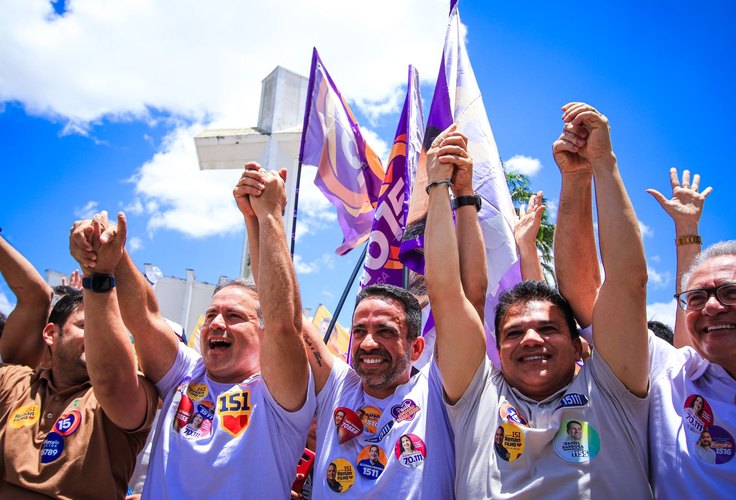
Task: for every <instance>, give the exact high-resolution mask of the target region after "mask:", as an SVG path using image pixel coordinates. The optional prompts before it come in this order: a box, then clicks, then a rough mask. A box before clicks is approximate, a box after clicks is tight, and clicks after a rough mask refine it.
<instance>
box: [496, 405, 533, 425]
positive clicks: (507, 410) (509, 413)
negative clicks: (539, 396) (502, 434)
mask: <svg viewBox="0 0 736 500" xmlns="http://www.w3.org/2000/svg"><path fill="white" fill-rule="evenodd" d="M498 414H499V415H500V417H501V420H503V421H504V422H511V423H514V424H519V425H524V426H526V425H529V422H528V421H527V419H525V418H524V417H522V416H521V414H520V413H519V410H517V409H516V407H514V406H513V405H511V404H509V403H503V404H502V405H501V407H500V408H499V409H498Z"/></svg>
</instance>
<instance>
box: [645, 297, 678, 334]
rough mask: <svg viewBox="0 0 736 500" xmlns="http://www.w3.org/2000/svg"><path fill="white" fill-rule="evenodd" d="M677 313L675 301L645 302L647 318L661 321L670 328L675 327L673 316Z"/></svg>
mask: <svg viewBox="0 0 736 500" xmlns="http://www.w3.org/2000/svg"><path fill="white" fill-rule="evenodd" d="M676 315H677V301H676V300H675V299H672V300H671V301H669V302H656V303H654V304H647V319H649V320H655V321H661V322H662V323H664V324H665V325H668V326H669V327H670V328H672V329H674V328H675V316H676Z"/></svg>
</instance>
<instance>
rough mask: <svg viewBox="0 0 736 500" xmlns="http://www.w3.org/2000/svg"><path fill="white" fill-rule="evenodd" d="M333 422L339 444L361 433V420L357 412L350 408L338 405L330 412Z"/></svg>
mask: <svg viewBox="0 0 736 500" xmlns="http://www.w3.org/2000/svg"><path fill="white" fill-rule="evenodd" d="M332 418H333V419H334V422H335V429H336V430H337V437H338V440H339V441H340V444H345V443H347V442H348V441H350V440H351V439H353V438H355V437H358V436H360V435H361V434H363V421H362V420H361V419H360V417H359V416H358V414H357V413H355V412H354V411H353V410H351V409H350V408H345V407H344V406H340V407H338V408H335V411H334V412H333V413H332Z"/></svg>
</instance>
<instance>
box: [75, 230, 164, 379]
mask: <svg viewBox="0 0 736 500" xmlns="http://www.w3.org/2000/svg"><path fill="white" fill-rule="evenodd" d="M92 231H93V228H92V224H91V221H85V222H81V223H78V224H77V225H76V226H75V228H73V233H72V238H71V242H70V247H71V251H72V256H73V257H74V258H75V259H76V260H77V262H79V263H80V265H82V266H87V267H88V268H89V269H91V270H92V271H96V266H97V262H96V260H97V255H96V252H95V251H94V249H93V248H92V244H91V241H90V239H89V235H90V234H92ZM100 237H101V238H102V239H103V240H106V239H107V237H108V236H107V235H106V234H105V233H103V234H102V235H101V236H100ZM124 243H125V242H124V241H122V242H121V241H120V240H115V239H111V244H117V245H119V246H120V251H121V253H122V256H121V257H120V260H119V262H118V263H117V266H116V267H115V271H114V274H115V279H116V287H115V288H116V291H117V300H118V303H119V307H120V313H121V315H122V319H123V322H124V323H125V326H126V327H127V329H128V330H129V331H130V333H131V334H133V338H134V339H135V350H136V353H137V354H138V363H139V364H140V366H141V369H142V370H143V373H145V374H146V377H148V379H149V380H150V381H151V382H153V383H156V382H158V381H159V380H161V378H162V377H163V376H164V375H165V374H166V372H168V371H169V369H170V368H171V366H172V365H173V364H174V360H175V359H176V353H177V351H178V349H179V346H178V340H177V338H176V336H175V335H174V334H173V332H172V330H171V327H170V326H169V325H168V323H166V320H164V318H163V316H162V315H161V313H160V311H159V307H158V301H157V300H156V295H155V294H154V292H153V288H151V286H150V285H149V284H148V282H147V281H146V279H145V277H144V276H143V274H142V273H141V272H140V271H138V269H137V268H136V267H135V264H134V263H133V260H132V259H131V258H130V255H128V252H126V251H125V250H124V247H123V245H124Z"/></svg>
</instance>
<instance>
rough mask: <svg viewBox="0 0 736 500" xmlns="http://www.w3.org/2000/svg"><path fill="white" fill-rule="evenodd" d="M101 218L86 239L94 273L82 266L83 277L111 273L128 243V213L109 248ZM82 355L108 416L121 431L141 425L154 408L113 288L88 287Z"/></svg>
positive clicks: (120, 216)
mask: <svg viewBox="0 0 736 500" xmlns="http://www.w3.org/2000/svg"><path fill="white" fill-rule="evenodd" d="M99 217H100V216H99V215H98V216H95V221H94V222H93V225H92V227H93V232H92V233H91V234H90V235H88V236H89V242H90V244H91V246H92V248H93V251H94V252H95V253H96V256H97V259H96V266H95V269H94V271H93V270H92V269H91V268H89V267H85V266H84V265H83V263H82V262H80V264H81V265H82V270H83V273H84V277H85V278H90V277H92V276H93V274H108V275H111V274H113V272H114V270H115V266H116V265H117V263H118V261H119V260H120V256H121V255H122V252H123V246H124V244H125V238H126V221H125V215H123V213H122V212H121V213H119V214H118V225H117V228H115V227H114V226H112V227H110V228H109V230H108V232H106V233H105V234H106V238H109V239H108V242H107V243H106V244H101V242H100V236H101V234H102V231H103V229H102V221H101V220H99ZM84 353H85V356H86V359H87V371H88V373H89V378H90V381H91V383H92V387H94V391H95V397H96V398H97V400H98V401H99V402H100V405H101V406H102V408H103V410H104V411H105V414H106V415H107V416H108V417H109V418H110V420H112V421H113V422H114V423H115V424H116V425H117V426H118V427H121V428H123V429H137V428H139V427H140V426H141V425H143V423H144V422H145V420H146V417H147V415H148V414H149V412H152V411H153V409H152V406H153V404H152V403H151V402H150V398H149V397H148V395H147V393H146V389H145V388H144V387H143V384H144V382H143V381H142V380H141V379H139V377H138V373H137V370H136V363H135V356H134V355H133V345H132V343H131V342H130V338H129V337H128V333H127V330H126V329H125V325H124V324H123V321H122V318H121V317H120V309H119V307H118V300H117V292H116V290H115V288H112V289H111V290H109V291H104V292H100V291H93V290H90V289H88V288H85V289H84Z"/></svg>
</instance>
